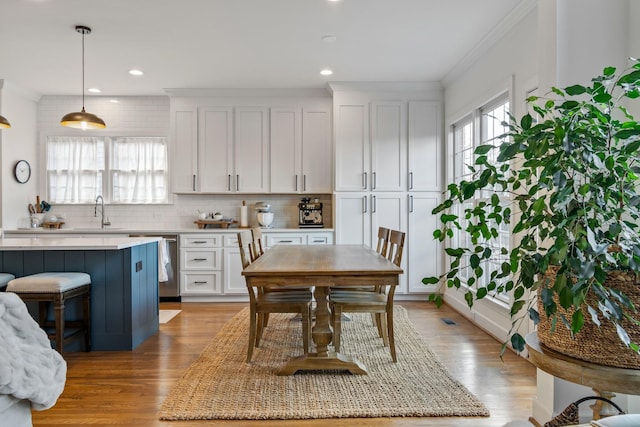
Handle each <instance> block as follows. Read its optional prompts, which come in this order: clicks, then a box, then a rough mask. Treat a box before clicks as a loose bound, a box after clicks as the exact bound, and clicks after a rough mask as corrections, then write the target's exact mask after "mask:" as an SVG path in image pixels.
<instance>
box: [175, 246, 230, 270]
mask: <svg viewBox="0 0 640 427" xmlns="http://www.w3.org/2000/svg"><path fill="white" fill-rule="evenodd" d="M220 251H221V250H220V249H213V250H211V249H208V250H199V249H180V268H181V269H182V270H220V258H221V253H220Z"/></svg>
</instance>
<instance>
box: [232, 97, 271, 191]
mask: <svg viewBox="0 0 640 427" xmlns="http://www.w3.org/2000/svg"><path fill="white" fill-rule="evenodd" d="M234 134H235V141H234V164H235V168H234V169H235V174H233V175H235V176H232V184H231V188H233V189H234V190H235V191H237V192H242V193H265V192H267V191H268V190H269V185H268V179H269V175H268V168H269V163H268V162H269V151H268V135H267V109H266V108H250V107H237V108H236V109H235V125H234ZM234 178H235V179H234ZM233 181H235V182H233Z"/></svg>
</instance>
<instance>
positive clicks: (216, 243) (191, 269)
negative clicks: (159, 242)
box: [180, 234, 222, 296]
mask: <svg viewBox="0 0 640 427" xmlns="http://www.w3.org/2000/svg"><path fill="white" fill-rule="evenodd" d="M221 242H222V239H221V236H219V235H213V234H209V235H199V234H181V235H180V295H181V296H207V295H218V294H220V293H222V286H221V285H222V247H221Z"/></svg>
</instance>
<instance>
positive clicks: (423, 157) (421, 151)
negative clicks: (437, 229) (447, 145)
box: [408, 101, 444, 191]
mask: <svg viewBox="0 0 640 427" xmlns="http://www.w3.org/2000/svg"><path fill="white" fill-rule="evenodd" d="M441 110H442V105H441V104H440V102H435V101H409V134H408V161H409V167H408V171H409V176H408V181H409V182H408V189H409V191H441V190H442V180H443V169H444V163H443V155H442V153H443V149H444V148H443V146H442V138H441V136H440V135H441V134H442V130H441V120H442V111H441Z"/></svg>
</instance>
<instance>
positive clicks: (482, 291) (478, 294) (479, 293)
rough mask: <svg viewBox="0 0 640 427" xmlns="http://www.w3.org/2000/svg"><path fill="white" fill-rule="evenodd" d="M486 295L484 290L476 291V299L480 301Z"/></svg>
mask: <svg viewBox="0 0 640 427" xmlns="http://www.w3.org/2000/svg"><path fill="white" fill-rule="evenodd" d="M487 294H488V292H487V289H486V288H478V290H477V291H476V299H482V298H484V297H486V296H487Z"/></svg>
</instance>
